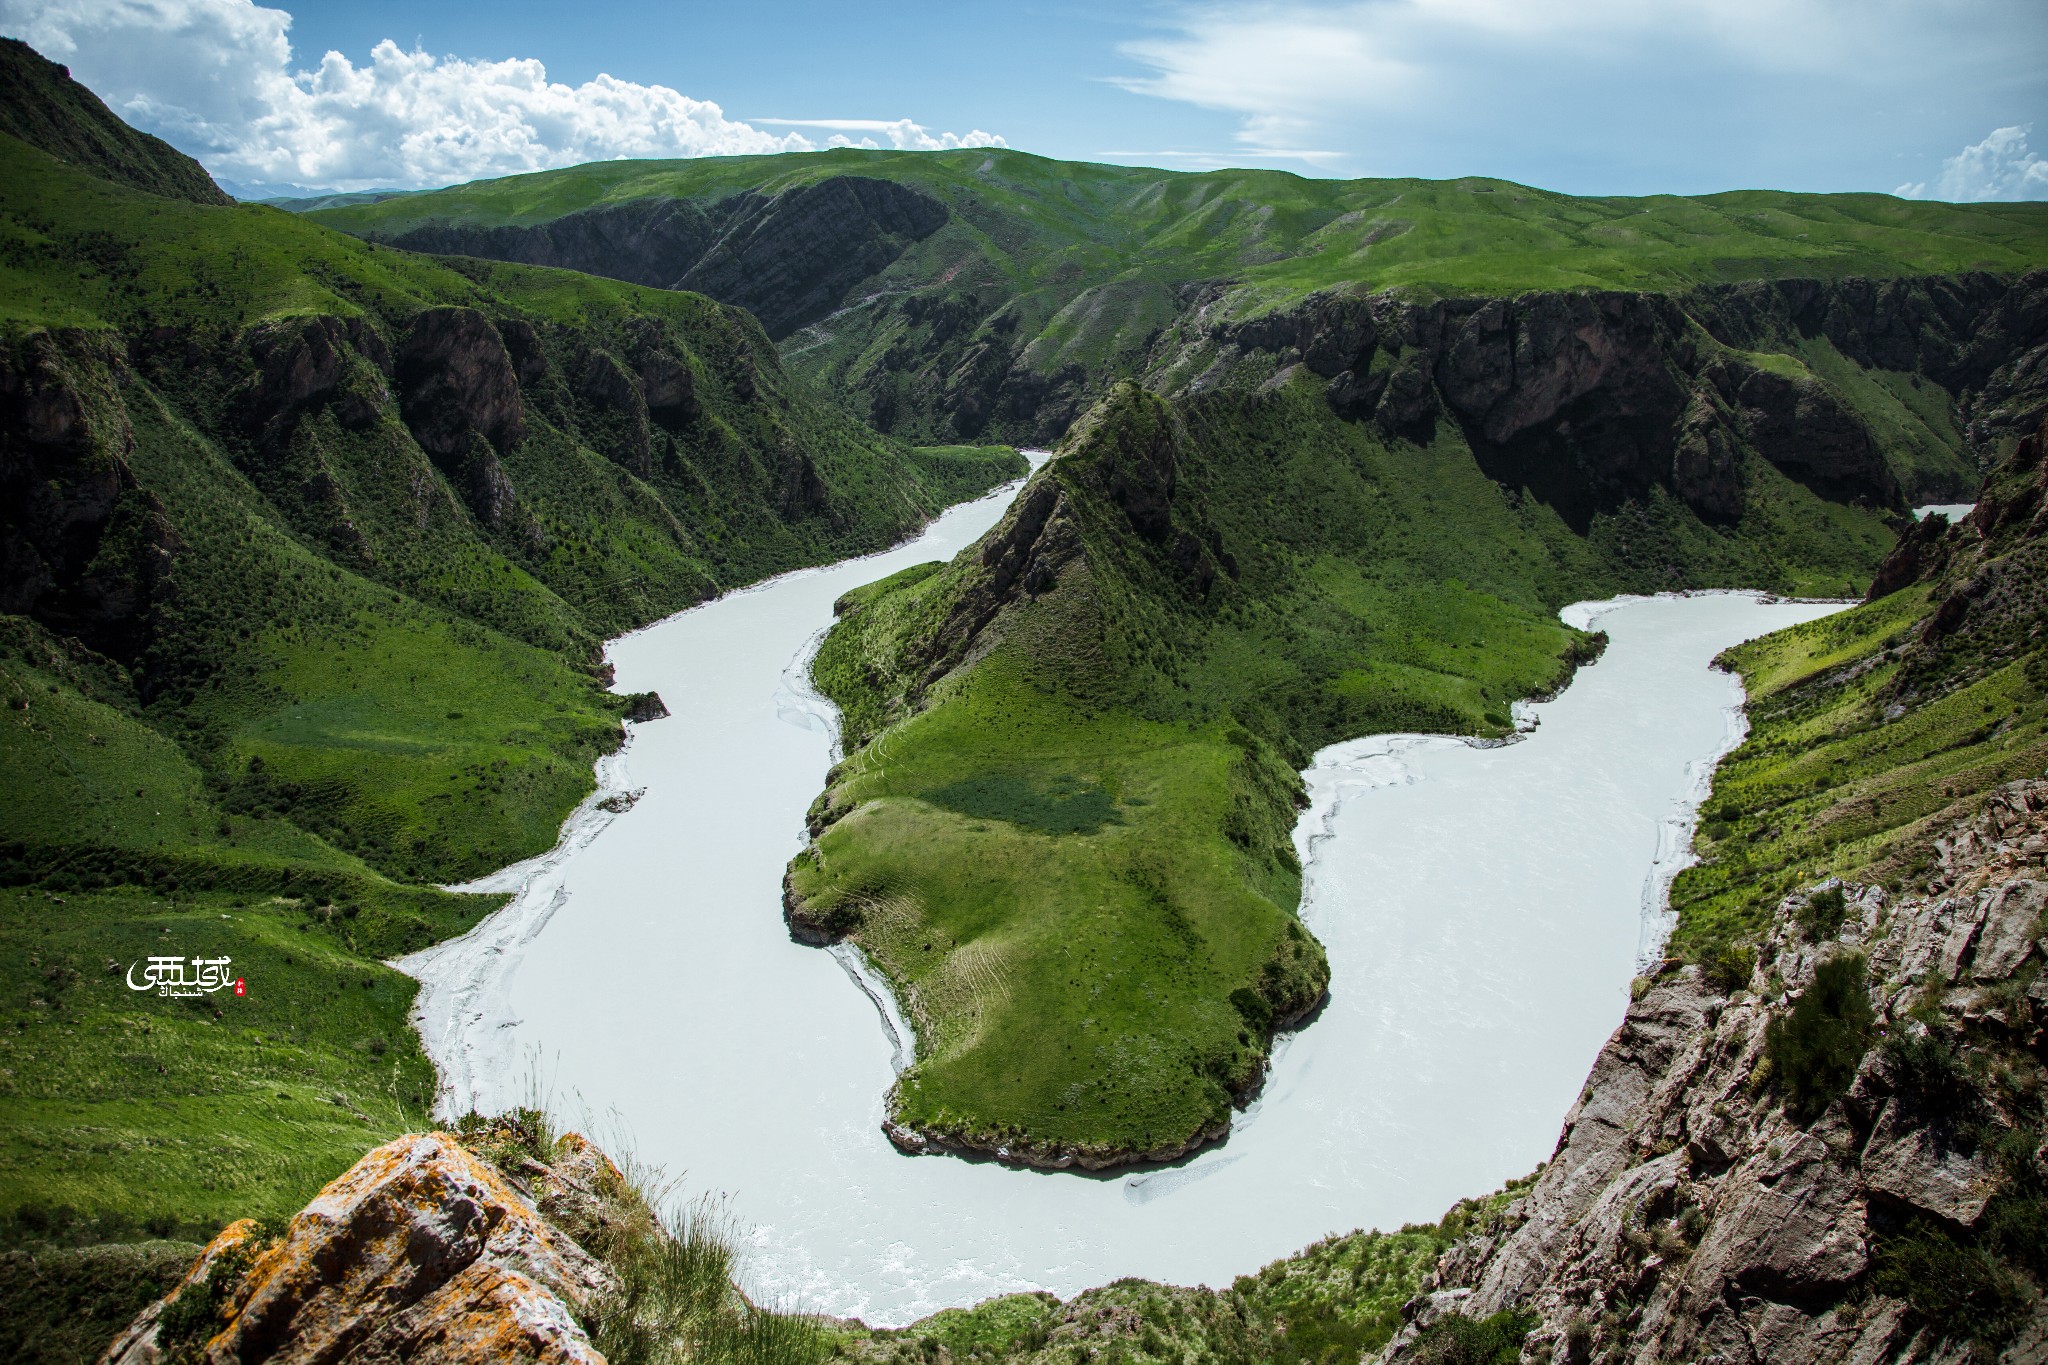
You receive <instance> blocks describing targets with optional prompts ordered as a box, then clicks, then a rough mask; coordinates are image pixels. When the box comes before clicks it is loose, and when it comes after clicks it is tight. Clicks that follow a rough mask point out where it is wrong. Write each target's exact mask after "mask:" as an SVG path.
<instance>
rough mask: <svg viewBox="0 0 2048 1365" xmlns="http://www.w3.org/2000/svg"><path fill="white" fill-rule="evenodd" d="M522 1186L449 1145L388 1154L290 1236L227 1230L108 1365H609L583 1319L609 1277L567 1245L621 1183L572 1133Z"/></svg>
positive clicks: (384, 1150)
mask: <svg viewBox="0 0 2048 1365" xmlns="http://www.w3.org/2000/svg"><path fill="white" fill-rule="evenodd" d="M517 1176H518V1177H519V1178H521V1180H522V1182H523V1184H524V1185H525V1188H524V1189H522V1188H521V1187H520V1185H519V1184H515V1183H514V1178H513V1177H512V1176H508V1175H507V1174H505V1173H501V1172H500V1171H499V1170H498V1169H497V1168H495V1167H493V1166H492V1165H490V1164H489V1163H487V1162H485V1161H483V1160H481V1159H479V1158H478V1157H477V1156H476V1155H475V1154H474V1153H472V1152H471V1151H470V1150H469V1149H468V1148H467V1147H465V1146H464V1145H463V1143H462V1141H461V1140H459V1139H458V1138H456V1137H455V1136H454V1135H452V1134H448V1133H430V1134H424V1135H413V1136H408V1137H403V1138H400V1139H398V1140H397V1141H395V1142H391V1143H387V1144H386V1145H385V1146H382V1147H379V1148H377V1149H376V1150H375V1151H372V1152H370V1153H369V1154H368V1155H367V1156H365V1157H364V1158H363V1159H362V1160H361V1161H359V1162H357V1163H356V1165H355V1166H354V1167H352V1168H351V1169H350V1170H349V1171H348V1172H347V1173H346V1174H344V1175H343V1176H342V1177H341V1178H340V1179H338V1180H336V1181H335V1182H334V1183H333V1184H331V1185H329V1186H328V1187H327V1188H326V1189H324V1190H322V1191H321V1192H320V1194H319V1195H318V1197H316V1198H315V1199H314V1200H313V1202H312V1203H311V1204H309V1205H307V1207H306V1209H305V1211H304V1212H302V1213H300V1214H298V1215H297V1216H296V1217H295V1218H293V1219H292V1221H291V1223H290V1225H289V1226H288V1227H287V1228H286V1229H285V1231H284V1233H283V1235H282V1236H280V1237H277V1238H276V1239H274V1240H272V1239H267V1238H266V1237H265V1236H264V1234H263V1233H262V1231H261V1229H260V1228H259V1227H258V1225H257V1224H255V1223H254V1222H251V1221H248V1220H244V1221H242V1222H238V1223H235V1224H232V1225H231V1226H229V1227H228V1228H227V1229H225V1230H224V1231H223V1232H222V1233H221V1234H220V1235H219V1236H218V1237H216V1238H214V1240H213V1241H212V1242H211V1243H210V1244H208V1246H207V1247H206V1249H205V1251H204V1252H202V1253H201V1255H200V1257H199V1258H198V1260H197V1261H195V1262H194V1263H193V1266H192V1268H191V1270H190V1271H189V1272H188V1273H187V1274H186V1276H185V1279H184V1282H183V1283H182V1284H181V1285H180V1286H179V1287H178V1288H177V1289H176V1290H174V1291H173V1292H172V1293H170V1294H168V1295H166V1296H165V1297H164V1298H163V1299H162V1300H160V1301H158V1302H157V1303H155V1304H152V1305H151V1306H150V1307H149V1308H147V1309H145V1310H144V1311H143V1313H142V1315H141V1316H140V1317H138V1318H137V1319H136V1320H135V1322H134V1323H133V1324H132V1325H131V1326H130V1327H129V1328H128V1329H127V1330H126V1331H125V1332H123V1333H122V1334H121V1336H120V1337H119V1338H117V1339H116V1340H115V1342H114V1343H113V1344H112V1345H111V1346H110V1347H109V1348H108V1350H107V1352H106V1354H105V1355H104V1356H103V1357H102V1365H155V1362H158V1361H164V1360H168V1359H172V1358H187V1359H200V1360H205V1361H210V1362H220V1363H221V1365H225V1363H226V1362H230V1361H233V1362H237V1365H256V1362H266V1361H267V1362H277V1363H278V1365H285V1363H286V1362H290V1363H291V1365H316V1362H330V1361H343V1360H348V1361H386V1360H406V1361H414V1362H451V1363H452V1362H458V1361H459V1362H478V1363H479V1365H481V1362H487V1361H489V1362H498V1361H506V1362H511V1361H531V1362H536V1363H537V1365H541V1363H544V1365H602V1362H603V1360H604V1357H603V1355H601V1354H600V1353H599V1352H598V1351H597V1349H596V1348H595V1347H594V1346H593V1345H592V1344H591V1341H590V1338H589V1336H588V1335H587V1334H586V1332H585V1329H584V1327H583V1325H582V1322H581V1319H582V1318H583V1317H585V1316H587V1315H588V1313H589V1312H590V1310H591V1309H592V1308H593V1307H594V1306H595V1305H596V1304H597V1303H598V1302H599V1301H600V1300H601V1298H602V1296H603V1295H604V1294H605V1293H606V1292H607V1291H608V1290H609V1289H610V1288H611V1284H612V1281H611V1277H610V1274H609V1272H608V1271H607V1270H606V1269H605V1267H604V1266H603V1265H602V1264H600V1263H599V1262H598V1261H597V1260H596V1259H595V1258H594V1257H593V1256H592V1255H591V1254H590V1253H589V1252H588V1251H586V1250H585V1249H584V1247H583V1246H582V1245H580V1244H579V1241H578V1238H577V1236H576V1235H572V1233H571V1232H570V1231H565V1230H564V1229H565V1228H567V1229H573V1230H575V1232H576V1233H577V1234H580V1236H581V1237H582V1238H584V1239H585V1240H588V1241H591V1242H592V1243H593V1244H595V1243H596V1242H597V1240H598V1238H597V1234H598V1233H600V1232H601V1231H602V1229H603V1226H604V1224H605V1221H606V1220H607V1219H608V1218H610V1217H613V1216H615V1215H614V1214H613V1213H612V1211H611V1204H610V1201H609V1200H608V1198H607V1191H608V1190H615V1189H616V1186H617V1181H618V1172H617V1171H616V1169H615V1168H612V1167H611V1165H610V1163H609V1162H608V1161H606V1160H605V1158H604V1156H603V1154H602V1153H600V1152H598V1151H597V1150H596V1148H594V1147H592V1146H591V1145H590V1144H589V1143H587V1142H584V1141H583V1140H582V1139H581V1138H578V1137H576V1136H574V1135H571V1136H570V1137H568V1138H565V1139H563V1141H562V1143H561V1144H560V1145H559V1146H558V1147H557V1155H556V1160H555V1163H554V1164H553V1165H543V1164H542V1163H540V1162H538V1161H534V1160H532V1159H531V1158H528V1159H526V1160H525V1161H524V1162H522V1163H521V1164H520V1169H519V1170H518V1172H517ZM544 1214H546V1215H551V1216H544ZM558 1224H559V1225H558Z"/></svg>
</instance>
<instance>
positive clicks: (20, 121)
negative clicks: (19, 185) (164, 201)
mask: <svg viewBox="0 0 2048 1365" xmlns="http://www.w3.org/2000/svg"><path fill="white" fill-rule="evenodd" d="M0 133H6V134H8V135H9V136H11V137H17V138H20V139H21V140H22V141H23V142H26V143H28V144H29V145H30V146H32V147H40V148H42V149H43V150H44V151H46V152H48V153H50V154H51V155H52V156H55V157H56V158H58V159H59V160H60V161H67V162H69V163H71V164H72V165H74V166H77V167H79V168H80V169H82V170H84V171H86V172H88V173H89V174H92V175H97V176H99V177H101V178H102V179H106V180H112V181H115V182H116V183H118V184H122V185H128V186H130V187H132V188H134V189H138V190H148V191H149V192H150V193H151V194H161V195H167V196H169V197H170V198H173V199H189V200H191V201H192V202H193V203H195V204H229V203H233V202H234V201H233V200H231V199H230V198H229V197H228V196H227V194H226V192H224V191H223V190H222V189H221V188H220V186H218V185H216V184H214V183H213V178H212V177H211V176H209V175H207V173H206V170H205V168H204V167H202V166H201V165H200V164H199V163H198V162H196V161H194V160H193V159H192V158H191V157H189V156H186V155H185V154H184V153H183V152H180V151H178V150H177V149H176V148H175V147H172V146H171V145H170V144H169V143H167V142H165V141H164V140H163V139H161V138H155V137H151V136H150V135H149V134H148V133H144V132H140V131H138V130H136V129H134V128H130V127H129V126H128V125H127V124H125V123H123V122H122V121H121V120H120V119H118V118H116V117H115V116H114V114H113V111H111V110H110V109H108V108H107V106H106V105H105V104H103V103H101V101H100V98H99V96H97V95H95V94H93V93H92V91H90V90H88V89H86V88H85V87H84V86H82V85H80V84H79V83H78V82H76V81H74V80H72V79H71V73H70V71H69V70H67V69H66V68H64V67H61V66H59V65H57V64H56V63H55V62H53V61H50V60H48V59H47V58H45V57H44V56H43V55H42V54H41V53H39V52H37V51H36V50H35V49H34V48H32V47H30V46H29V45H28V44H27V43H24V42H22V41H21V40H20V39H18V38H0Z"/></svg>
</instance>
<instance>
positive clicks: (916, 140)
mask: <svg viewBox="0 0 2048 1365" xmlns="http://www.w3.org/2000/svg"><path fill="white" fill-rule="evenodd" d="M754 122H755V123H758V124H761V125H762V126H763V127H768V128H830V129H832V130H833V133H832V136H831V137H829V138H827V139H826V142H825V145H826V146H828V147H868V148H873V149H879V148H880V147H881V146H882V145H883V144H882V143H880V142H877V141H875V136H874V135H875V134H877V133H879V134H881V135H882V137H883V138H885V139H886V140H887V143H888V145H889V146H890V147H893V148H895V149H896V150H897V151H899V152H950V151H952V150H954V149H955V148H958V147H1007V146H1009V145H1010V144H1009V143H1007V142H1005V141H1003V140H1002V139H1001V138H1000V137H997V136H996V135H995V134H994V133H985V132H983V131H982V130H981V129H979V128H976V129H975V130H974V131H973V132H971V133H939V134H937V135H936V136H934V135H933V134H932V133H931V132H930V131H929V130H928V129H926V127H925V126H924V125H923V124H922V123H913V122H911V121H910V120H909V119H907V118H899V119H878V118H757V119H755V120H754ZM849 133H860V134H862V136H861V137H859V138H853V137H849V136H847V135H848V134H849Z"/></svg>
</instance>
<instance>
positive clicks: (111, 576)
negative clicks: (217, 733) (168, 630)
mask: <svg viewBox="0 0 2048 1365" xmlns="http://www.w3.org/2000/svg"><path fill="white" fill-rule="evenodd" d="M127 375H128V369H127V365H126V362H125V360H124V358H123V357H122V355H121V353H120V351H119V350H118V349H117V347H116V346H115V345H114V344H113V343H112V339H111V338H109V337H108V336H106V335H105V334H104V333H97V332H87V331H71V330H66V331H61V332H40V333H33V334H31V335H29V336H27V337H25V338H23V339H22V340H20V341H18V342H16V343H15V344H14V345H13V346H11V347H9V348H8V349H7V350H6V351H5V352H4V353H0V611H4V612H9V613H18V614H21V615H26V616H34V617H36V618H37V619H38V620H41V621H42V622H43V623H44V624H46V625H48V626H49V627H50V628H51V629H53V630H55V631H57V632H59V633H61V634H65V635H75V636H77V637H78V638H79V639H81V640H83V641H85V642H86V643H87V644H88V645H90V646H92V648H94V649H96V650H98V651H100V652H101V653H105V654H110V655H114V656H116V657H119V658H123V659H133V658H135V657H136V656H137V655H138V654H139V653H140V652H141V650H142V648H143V646H144V644H145V643H146V642H147V641H148V639H149V635H150V624H149V623H150V614H151V610H152V608H153V606H154V604H155V602H156V599H157V598H158V597H160V596H161V595H163V594H164V593H165V592H166V591H167V590H168V589H167V582H166V580H167V578H168V576H169V574H170V570H171V564H172V559H173V556H174V555H175V553H176V550H177V548H178V546H177V538H176V536H175V535H174V534H173V532H172V531H171V528H170V526H169V524H168V523H167V522H166V520H165V519H164V516H163V509H162V506H161V504H159V503H158V502H157V500H156V499H155V497H154V496H152V495H151V494H150V493H149V492H148V491H147V490H145V489H143V488H141V487H139V486H138V484H137V481H136V478H135V475H134V472H133V470H132V469H131V467H130V464H129V457H130V455H131V454H132V452H133V449H134V444H135V434H134V431H133V429H132V427H131V425H130V422H129V418H128V413H127V411H126V409H125V408H124V406H123V404H122V401H121V396H120V390H121V388H122V387H123V385H124V384H125V382H126V379H127Z"/></svg>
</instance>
